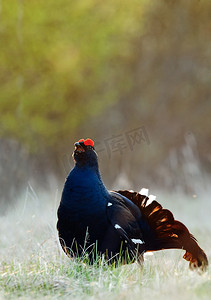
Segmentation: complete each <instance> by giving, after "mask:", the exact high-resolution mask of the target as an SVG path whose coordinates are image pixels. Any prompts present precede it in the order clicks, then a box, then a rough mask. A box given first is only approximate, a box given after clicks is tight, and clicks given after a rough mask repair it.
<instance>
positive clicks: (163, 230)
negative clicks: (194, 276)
mask: <svg viewBox="0 0 211 300" xmlns="http://www.w3.org/2000/svg"><path fill="white" fill-rule="evenodd" d="M118 193H120V194H122V195H123V196H125V197H127V198H128V199H130V200H131V201H132V202H133V203H135V204H136V205H137V206H138V207H139V208H140V210H141V213H142V216H143V218H144V219H145V221H146V222H147V224H148V225H149V228H150V229H149V230H151V233H152V234H151V235H149V234H146V237H145V239H146V247H147V249H146V250H147V251H157V250H162V249H172V248H176V249H184V250H186V253H185V254H184V256H183V258H184V259H186V260H187V261H189V262H190V264H189V266H190V268H197V267H200V268H201V269H202V270H205V269H206V268H207V266H208V259H207V256H206V254H205V253H204V251H203V250H202V249H201V248H200V247H199V245H198V243H197V240H196V239H195V237H194V236H193V235H192V234H191V233H190V232H189V230H188V229H187V227H186V226H185V225H184V224H183V223H181V222H179V221H177V220H175V219H174V216H173V214H172V213H171V212H170V211H169V210H168V209H164V208H163V207H162V206H161V205H160V204H159V203H158V202H157V201H155V200H154V198H152V197H151V198H150V196H149V197H147V196H146V195H142V194H140V193H136V192H129V191H118Z"/></svg>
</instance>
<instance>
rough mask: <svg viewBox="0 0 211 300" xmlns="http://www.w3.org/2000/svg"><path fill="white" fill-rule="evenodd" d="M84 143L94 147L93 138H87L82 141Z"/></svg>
mask: <svg viewBox="0 0 211 300" xmlns="http://www.w3.org/2000/svg"><path fill="white" fill-rule="evenodd" d="M84 145H85V146H91V147H94V142H93V140H91V139H89V138H88V139H86V140H85V141H84Z"/></svg>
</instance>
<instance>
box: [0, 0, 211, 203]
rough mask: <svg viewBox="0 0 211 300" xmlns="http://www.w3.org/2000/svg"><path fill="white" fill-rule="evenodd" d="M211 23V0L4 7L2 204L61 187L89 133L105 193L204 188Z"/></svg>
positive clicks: (12, 3)
mask: <svg viewBox="0 0 211 300" xmlns="http://www.w3.org/2000/svg"><path fill="white" fill-rule="evenodd" d="M210 16H211V1H210V0H201V1H198V0H197V1H196V0H177V1H173V0H168V1H167V0H166V1H164V0H158V1H146V0H132V1H125V0H115V1H111V0H106V1H100V0H83V1H82V0H77V1H76V0H74V1H73V0H60V1H56V0H49V1H41V0H30V1H28V0H9V1H8V0H7V1H6V0H1V1H0V43H1V48H0V86H1V87H0V117H1V118H0V122H1V123H0V155H1V157H0V166H1V167H0V187H1V188H0V190H1V192H0V201H1V203H8V202H10V201H15V200H16V199H17V195H18V193H19V192H20V191H23V190H24V189H26V187H27V185H28V183H30V184H31V185H33V186H34V187H38V188H42V189H47V188H49V187H51V186H55V184H56V186H57V185H58V187H59V186H60V183H61V182H63V181H64V178H65V176H66V175H67V173H68V170H69V169H70V168H71V167H72V165H73V164H72V160H71V153H72V150H73V143H74V142H75V141H77V140H78V139H80V138H86V137H90V138H93V139H94V140H95V142H96V145H97V144H98V145H99V150H101V151H99V160H100V166H101V170H102V174H103V178H104V181H105V183H106V185H107V186H108V187H109V188H114V187H116V188H118V187H124V188H139V187H140V188H141V187H143V186H146V187H154V188H155V189H156V187H159V188H169V189H171V190H174V191H175V190H176V191H185V192H186V193H190V194H193V195H195V194H197V192H198V191H199V190H200V189H203V188H204V187H205V186H206V178H207V174H209V173H210V170H211V164H210V162H211V122H210V119H211V72H210V67H211V38H210V36H211V35H210V34H211V18H210ZM141 126H144V127H143V128H144V132H145V137H146V135H147V137H148V139H149V140H148V142H146V139H145V140H144V138H143V139H141V140H138V139H137V141H135V142H134V145H133V147H132V148H131V147H130V145H129V142H128V141H127V139H126V136H127V134H128V132H133V131H134V130H135V129H137V128H140V127H141ZM120 140H121V141H120ZM123 144H124V145H123ZM122 146H123V147H122ZM96 148H97V147H96ZM208 184H209V183H208Z"/></svg>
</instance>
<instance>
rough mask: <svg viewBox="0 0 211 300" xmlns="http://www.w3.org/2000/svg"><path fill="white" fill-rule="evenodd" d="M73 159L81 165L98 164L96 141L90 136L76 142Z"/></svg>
mask: <svg viewBox="0 0 211 300" xmlns="http://www.w3.org/2000/svg"><path fill="white" fill-rule="evenodd" d="M74 145H75V149H74V152H73V160H74V161H75V163H76V164H77V165H78V166H79V167H80V166H86V165H87V166H98V159H97V153H96V152H95V148H94V142H93V140H91V139H90V138H87V139H86V140H84V139H80V140H79V141H78V142H76V143H75V144H74Z"/></svg>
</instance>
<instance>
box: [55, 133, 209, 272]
mask: <svg viewBox="0 0 211 300" xmlns="http://www.w3.org/2000/svg"><path fill="white" fill-rule="evenodd" d="M73 159H74V161H75V166H74V168H73V169H72V170H71V172H70V173H69V175H68V177H67V179H66V182H65V185H64V189H63V193H62V198H61V202H60V205H59V208H58V222H57V229H58V232H59V240H60V243H61V246H62V248H63V250H64V251H65V253H66V254H67V255H69V256H71V257H75V256H77V257H85V256H86V257H88V258H89V262H90V263H93V261H94V259H96V257H97V256H102V255H104V256H105V258H106V259H107V260H108V261H112V262H117V261H118V262H119V261H121V262H129V261H131V260H132V261H133V260H135V259H137V260H138V261H142V260H143V254H144V252H147V251H156V250H162V249H170V248H178V249H184V250H186V252H185V254H184V256H183V258H184V259H186V260H187V261H189V262H190V267H191V268H195V267H201V268H202V269H206V267H207V265H208V260H207V257H206V254H205V253H204V251H203V250H202V249H201V248H200V247H199V245H198V244H197V241H196V239H195V238H194V237H193V235H192V234H191V233H190V232H189V231H188V229H187V227H186V226H185V225H184V224H182V223H181V222H179V221H177V220H175V219H174V216H173V214H172V213H171V212H170V211H169V210H167V209H164V208H163V207H162V206H161V205H160V204H159V203H158V202H157V201H155V197H153V196H151V195H150V196H149V197H148V195H147V193H146V189H142V190H141V192H140V193H137V192H131V191H126V190H124V191H123V190H120V191H108V190H107V189H106V187H105V185H104V184H103V181H102V179H101V176H100V172H99V168H98V158H97V153H96V152H95V150H94V142H93V141H92V140H91V139H89V138H88V139H86V140H84V139H81V140H79V141H78V142H76V143H75V150H74V152H73Z"/></svg>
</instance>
